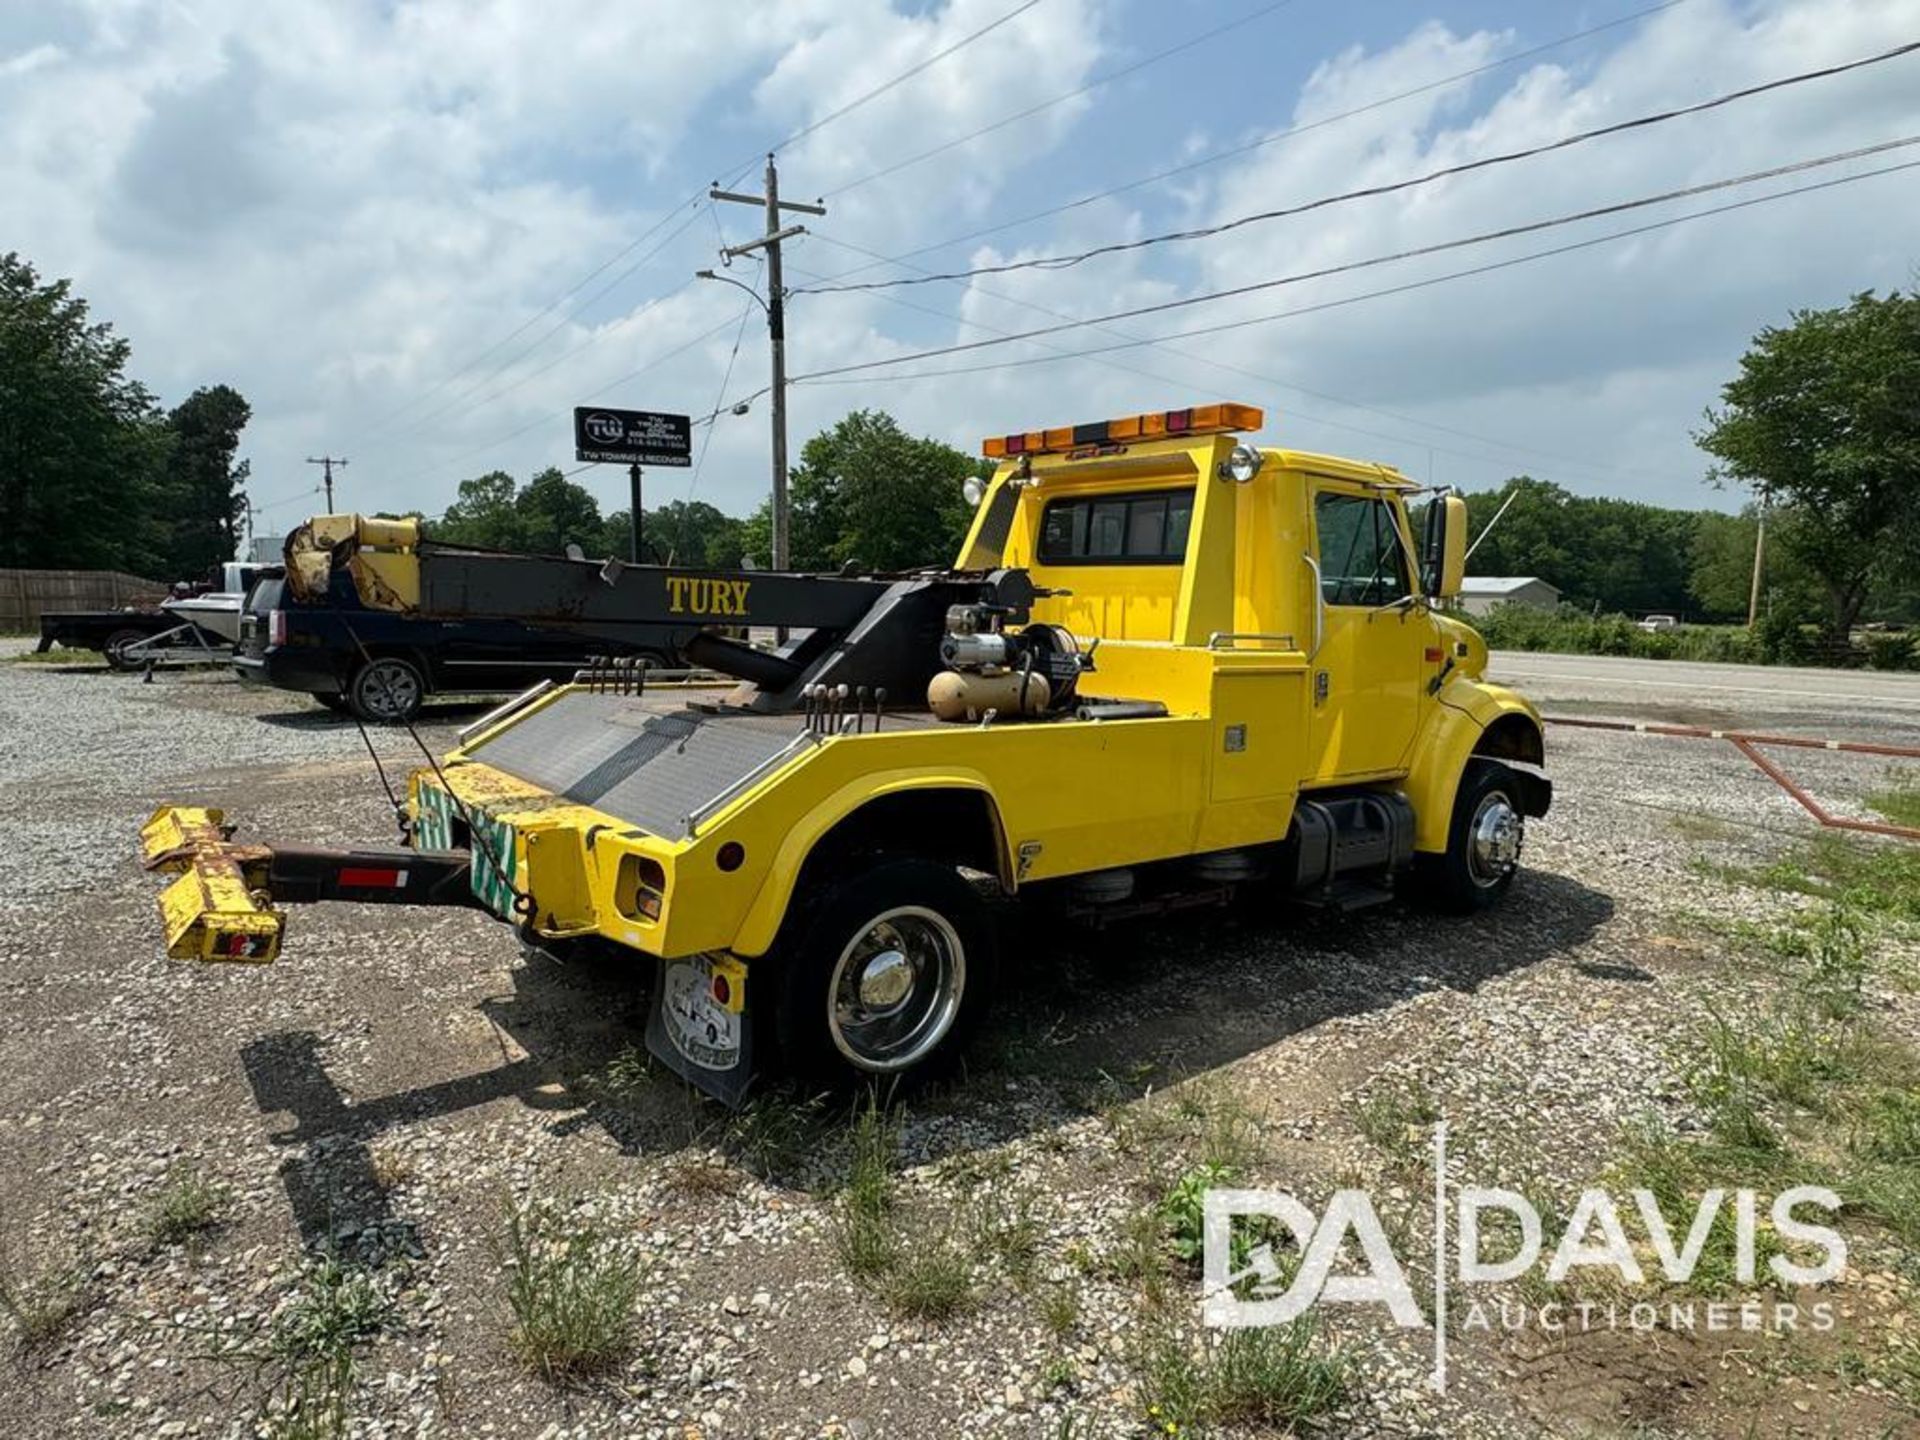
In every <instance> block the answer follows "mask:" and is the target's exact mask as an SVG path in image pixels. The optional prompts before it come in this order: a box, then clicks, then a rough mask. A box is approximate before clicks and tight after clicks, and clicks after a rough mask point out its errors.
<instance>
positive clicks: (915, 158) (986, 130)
mask: <svg viewBox="0 0 1920 1440" xmlns="http://www.w3.org/2000/svg"><path fill="white" fill-rule="evenodd" d="M1292 3H1293V0H1272V3H1271V4H1268V5H1263V6H1261V7H1260V8H1259V9H1258V10H1253V11H1249V12H1248V13H1247V14H1245V15H1242V16H1240V17H1239V18H1238V19H1234V20H1229V21H1227V22H1226V23H1225V24H1222V25H1216V26H1214V27H1213V29H1211V30H1207V31H1203V32H1202V33H1201V34H1198V35H1195V36H1194V37H1192V38H1191V39H1189V40H1183V41H1181V42H1180V43H1179V44H1178V45H1169V46H1168V47H1167V48H1166V49H1164V50H1157V51H1155V52H1154V53H1153V54H1151V55H1148V56H1146V57H1145V58H1144V59H1141V60H1136V61H1134V62H1133V64H1131V65H1124V66H1122V67H1121V68H1120V69H1118V70H1109V71H1107V72H1106V73H1105V74H1103V75H1096V76H1095V77H1094V78H1093V79H1091V80H1089V81H1087V82H1086V83H1085V84H1082V85H1079V86H1076V87H1075V88H1074V89H1072V90H1067V91H1064V92H1063V93H1061V94H1059V95H1055V96H1054V97H1052V98H1051V99H1049V100H1042V101H1040V102H1039V103H1037V104H1034V105H1029V106H1027V108H1026V109H1024V110H1016V111H1015V112H1014V113H1013V114H1011V115H1003V116H1001V117H1000V119H998V120H995V121H994V122H993V123H992V124H989V125H982V126H981V127H980V128H979V129H978V130H969V131H968V132H967V133H966V134H965V135H961V136H958V137H956V138H955V139H952V140H948V141H945V142H943V143H942V144H939V145H936V146H934V147H933V148H932V149H931V150H922V151H921V152H920V153H919V154H917V155H909V156H908V157H907V158H906V159H904V160H896V161H894V162H893V163H892V164H891V165H884V166H882V167H881V168H880V169H878V170H875V171H873V172H872V173H871V174H867V175H862V176H861V177H860V178H859V179H858V180H849V181H848V182H847V183H846V184H845V185H842V186H840V187H839V189H837V190H829V191H828V192H827V196H826V197H823V198H827V197H831V196H836V195H844V194H846V193H847V192H848V191H849V190H858V189H859V188H860V187H861V186H862V185H868V184H871V183H872V182H873V181H875V180H881V179H884V178H886V177H887V176H889V175H893V174H896V173H898V172H899V171H901V170H906V169H910V168H911V167H912V166H915V165H918V164H920V163H921V162H922V161H925V160H931V159H933V158H934V157H935V156H936V155H944V154H946V153H947V152H948V151H949V150H957V149H959V148H960V147H961V146H962V145H966V144H969V143H970V142H972V141H975V140H978V139H979V138H980V137H981V136H983V135H991V134H992V133H993V132H994V131H996V130H1004V129H1005V128H1006V127H1007V126H1009V125H1014V124H1018V123H1019V122H1020V121H1022V120H1025V119H1028V118H1030V117H1031V116H1034V115H1038V114H1039V113H1040V112H1041V111H1043V110H1051V109H1053V108H1054V106H1056V105H1064V104H1066V103H1067V101H1069V100H1077V99H1079V97H1080V96H1082V95H1085V94H1088V93H1089V92H1091V91H1094V90H1098V89H1099V88H1100V87H1101V86H1103V85H1110V84H1112V83H1113V82H1114V81H1115V80H1119V79H1123V78H1124V77H1126V76H1128V75H1131V74H1133V73H1135V72H1136V71H1139V70H1144V69H1146V68H1147V67H1148V66H1149V65H1157V64H1158V63H1159V62H1160V61H1162V60H1166V59H1170V58H1171V57H1172V56H1175V55H1178V54H1180V53H1181V52H1182V51H1184V50H1191V49H1193V48H1194V46H1196V45H1203V44H1205V43H1206V42H1207V41H1209V40H1214V39H1218V38H1219V37H1220V36H1222V35H1225V34H1226V33H1227V32H1228V31H1231V30H1237V29H1239V28H1240V27H1241V26H1243V25H1251V24H1252V23H1253V22H1254V21H1256V20H1262V19H1265V18H1266V17H1267V16H1268V15H1271V14H1272V13H1273V12H1274V11H1276V10H1279V9H1282V8H1284V7H1285V6H1287V5H1291V4H1292Z"/></svg>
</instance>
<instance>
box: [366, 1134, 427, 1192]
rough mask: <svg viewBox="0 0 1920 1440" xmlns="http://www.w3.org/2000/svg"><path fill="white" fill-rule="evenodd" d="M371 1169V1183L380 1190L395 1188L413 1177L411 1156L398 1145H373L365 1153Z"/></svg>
mask: <svg viewBox="0 0 1920 1440" xmlns="http://www.w3.org/2000/svg"><path fill="white" fill-rule="evenodd" d="M367 1160H368V1163H369V1164H370V1165H371V1166H372V1169H373V1183H374V1184H376V1185H378V1186H379V1187H380V1188H381V1189H382V1190H397V1189H399V1188H400V1187H401V1186H402V1185H404V1184H406V1183H407V1182H408V1181H409V1180H411V1179H413V1177H414V1175H415V1173H417V1172H416V1168H415V1166H414V1163H413V1156H411V1155H409V1154H408V1153H407V1152H406V1151H405V1150H403V1149H401V1148H400V1147H399V1146H398V1145H375V1146H373V1147H372V1148H371V1149H370V1150H369V1152H368V1154H367Z"/></svg>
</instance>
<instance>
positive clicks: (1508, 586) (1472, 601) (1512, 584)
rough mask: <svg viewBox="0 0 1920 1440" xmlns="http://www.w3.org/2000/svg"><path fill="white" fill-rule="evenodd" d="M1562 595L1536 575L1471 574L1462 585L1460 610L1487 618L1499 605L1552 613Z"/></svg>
mask: <svg viewBox="0 0 1920 1440" xmlns="http://www.w3.org/2000/svg"><path fill="white" fill-rule="evenodd" d="M1559 603H1560V592H1559V591H1558V590H1557V589H1555V588H1554V587H1553V586H1551V585H1549V584H1548V583H1547V582H1546V581H1544V580H1542V579H1540V578H1539V577H1538V576H1536V575H1472V576H1469V577H1467V579H1466V581H1465V582H1464V583H1463V584H1462V585H1461V586H1460V608H1461V609H1463V610H1465V611H1466V612H1467V613H1468V614H1469V615H1485V614H1486V613H1487V612H1488V611H1489V610H1491V609H1493V607H1494V606H1496V605H1532V606H1535V607H1536V608H1538V609H1541V610H1551V609H1553V608H1554V607H1555V606H1557V605H1558V604H1559Z"/></svg>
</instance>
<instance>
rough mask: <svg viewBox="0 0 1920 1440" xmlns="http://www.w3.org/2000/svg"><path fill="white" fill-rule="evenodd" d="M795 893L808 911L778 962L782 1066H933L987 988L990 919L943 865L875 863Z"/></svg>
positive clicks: (973, 1018) (861, 1076) (881, 1073)
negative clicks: (812, 891) (809, 892)
mask: <svg viewBox="0 0 1920 1440" xmlns="http://www.w3.org/2000/svg"><path fill="white" fill-rule="evenodd" d="M796 901H797V902H798V903H799V904H801V905H803V906H806V908H807V909H808V910H811V912H812V913H811V916H810V917H809V918H808V919H807V920H806V921H805V922H804V923H803V928H802V929H801V931H800V933H799V934H798V935H797V937H796V938H795V940H794V941H793V942H792V943H791V945H789V946H784V947H783V949H784V953H783V954H782V955H781V957H780V960H779V963H780V966H781V970H780V975H779V980H778V990H779V1006H778V1009H777V1011H776V1013H775V1015H774V1031H775V1034H776V1036H777V1039H778V1044H779V1048H780V1052H781V1057H782V1059H783V1061H784V1063H785V1067H786V1068H787V1069H788V1070H789V1071H791V1072H793V1073H795V1074H797V1075H799V1076H801V1077H803V1078H805V1079H809V1080H815V1081H821V1082H825V1083H829V1084H833V1083H842V1084H844V1083H846V1082H848V1081H862V1080H865V1081H873V1080H886V1079H892V1078H895V1077H899V1078H918V1077H923V1076H926V1075H930V1074H934V1073H937V1072H938V1071H939V1070H941V1069H943V1068H944V1067H945V1066H946V1065H947V1064H948V1063H949V1062H950V1061H951V1060H952V1059H953V1058H954V1057H955V1056H956V1055H957V1054H958V1053H959V1051H960V1048H961V1046H962V1045H963V1044H964V1043H965V1041H966V1038H967V1036H968V1035H969V1034H970V1033H971V1032H972V1030H973V1029H974V1027H975V1026H976V1025H977V1024H978V1023H979V1020H980V1017H981V1016H982V1014H984V1013H985V1011H986V1008H987V1000H988V996H989V994H990V992H991V990H992V988H993V970H994V946H993V930H992V923H991V920H990V918H989V916H988V914H987V910H986V906H985V904H984V903H983V902H982V901H981V899H980V897H979V896H978V895H977V894H976V893H975V892H974V889H973V887H972V886H971V885H969V884H968V883H967V882H966V881H965V880H964V879H962V878H961V876H960V874H959V872H958V871H956V870H955V869H954V868H953V867H952V866H950V865H941V864H938V863H936V862H934V861H931V860H921V859H915V858H905V859H897V860H887V859H881V860H878V861H876V862H874V863H873V864H872V865H871V866H870V867H868V868H867V869H865V870H863V871H862V872H860V873H858V874H856V875H854V876H853V877H852V878H851V879H848V880H846V881H844V882H842V883H840V884H838V885H835V886H833V887H832V888H831V889H828V890H826V891H825V892H824V893H819V894H817V896H816V897H814V901H813V903H811V904H808V901H807V900H806V898H804V897H796ZM803 913H804V912H803Z"/></svg>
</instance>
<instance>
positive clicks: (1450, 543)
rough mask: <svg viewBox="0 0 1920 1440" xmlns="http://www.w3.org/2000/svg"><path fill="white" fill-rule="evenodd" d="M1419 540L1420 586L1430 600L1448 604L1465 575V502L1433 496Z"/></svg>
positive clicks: (1456, 498)
mask: <svg viewBox="0 0 1920 1440" xmlns="http://www.w3.org/2000/svg"><path fill="white" fill-rule="evenodd" d="M1425 528H1426V534H1425V535H1424V536H1423V537H1421V538H1422V545H1421V551H1422V553H1421V556H1420V569H1421V572H1422V573H1421V576H1420V581H1421V586H1422V588H1423V589H1424V590H1425V591H1426V592H1427V598H1428V599H1429V600H1451V599H1452V598H1453V597H1454V596H1456V595H1458V594H1459V593H1460V586H1461V583H1462V582H1463V581H1464V580H1465V578H1466V573H1467V502H1466V501H1465V500H1462V499H1461V498H1460V497H1459V496H1458V495H1436V496H1434V498H1433V500H1432V502H1431V503H1430V504H1429V505H1428V506H1427V517H1426V527H1425Z"/></svg>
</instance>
